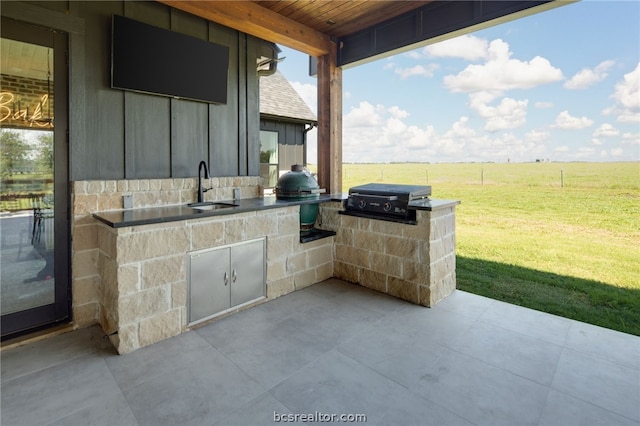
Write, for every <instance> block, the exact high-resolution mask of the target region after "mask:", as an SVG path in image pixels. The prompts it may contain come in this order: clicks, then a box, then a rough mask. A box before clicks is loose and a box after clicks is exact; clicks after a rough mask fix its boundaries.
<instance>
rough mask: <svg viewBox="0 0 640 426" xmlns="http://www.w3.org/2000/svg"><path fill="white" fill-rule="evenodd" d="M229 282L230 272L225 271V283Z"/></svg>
mask: <svg viewBox="0 0 640 426" xmlns="http://www.w3.org/2000/svg"><path fill="white" fill-rule="evenodd" d="M227 284H229V274H227V273H226V272H225V273H224V285H227Z"/></svg>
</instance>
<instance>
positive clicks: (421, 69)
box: [394, 64, 438, 78]
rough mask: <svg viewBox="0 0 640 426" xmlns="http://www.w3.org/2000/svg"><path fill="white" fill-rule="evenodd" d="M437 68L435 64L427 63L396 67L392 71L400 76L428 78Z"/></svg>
mask: <svg viewBox="0 0 640 426" xmlns="http://www.w3.org/2000/svg"><path fill="white" fill-rule="evenodd" d="M437 69H438V65H437V64H429V65H427V66H423V65H416V66H413V67H410V68H396V69H395V70H394V72H395V73H396V74H398V75H399V76H400V77H402V78H409V77H413V76H422V77H426V78H430V77H433V74H434V72H435V71H436V70H437Z"/></svg>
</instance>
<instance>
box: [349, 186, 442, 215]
mask: <svg viewBox="0 0 640 426" xmlns="http://www.w3.org/2000/svg"><path fill="white" fill-rule="evenodd" d="M429 195H431V187H430V186H423V185H399V184H386V183H368V184H366V185H360V186H354V187H352V188H351V189H349V198H347V200H346V201H345V210H344V211H343V212H342V213H343V214H347V215H351V216H360V217H369V218H372V219H380V220H391V221H396V222H409V223H412V222H415V220H416V211H415V210H414V209H410V208H409V203H411V202H412V201H418V200H425V199H428V197H429Z"/></svg>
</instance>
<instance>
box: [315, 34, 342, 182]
mask: <svg viewBox="0 0 640 426" xmlns="http://www.w3.org/2000/svg"><path fill="white" fill-rule="evenodd" d="M337 57H338V55H337V51H336V45H335V43H332V44H331V52H330V53H329V54H328V55H324V56H320V57H319V58H318V184H319V185H320V188H325V189H326V190H327V192H328V193H332V194H335V193H338V192H342V68H339V67H337V66H336V62H337Z"/></svg>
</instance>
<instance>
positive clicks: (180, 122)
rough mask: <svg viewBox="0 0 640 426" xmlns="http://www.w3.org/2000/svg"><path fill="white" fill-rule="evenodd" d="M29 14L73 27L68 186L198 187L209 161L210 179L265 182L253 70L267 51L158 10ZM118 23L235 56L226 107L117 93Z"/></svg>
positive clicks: (116, 6)
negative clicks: (135, 23)
mask: <svg viewBox="0 0 640 426" xmlns="http://www.w3.org/2000/svg"><path fill="white" fill-rule="evenodd" d="M62 5H64V6H66V7H67V8H68V11H67V10H61V7H62ZM25 8H28V9H29V13H28V14H26V13H25V14H24V15H25V16H29V18H28V19H31V18H30V17H31V16H33V14H34V11H35V13H36V16H37V14H38V10H41V11H42V16H47V19H48V18H50V17H51V16H54V17H56V18H57V19H59V20H60V21H61V23H58V24H57V25H56V26H57V27H58V28H61V27H62V28H64V27H65V22H64V20H65V16H67V17H68V18H66V19H69V20H70V21H73V29H74V31H71V32H70V43H69V44H70V46H69V47H70V49H69V69H70V76H69V79H70V87H69V92H70V97H69V99H70V101H69V112H70V114H69V117H70V118H69V156H70V158H69V160H70V161H69V168H70V170H69V172H70V173H69V174H70V180H91V179H136V178H168V177H193V176H196V175H197V166H198V163H199V161H200V160H208V162H209V168H210V172H211V174H212V176H246V175H249V176H255V175H258V174H259V145H260V144H259V126H260V122H259V112H258V111H259V105H258V99H259V96H258V76H257V74H256V66H255V64H256V58H257V57H258V56H259V52H261V51H263V49H264V43H265V42H264V41H262V40H260V39H257V38H254V37H252V36H249V35H246V34H244V33H240V32H238V31H235V30H232V29H230V28H227V27H223V26H221V25H218V24H215V23H211V22H208V21H206V20H204V19H201V18H198V17H195V16H192V15H189V14H186V13H184V12H181V11H178V10H175V9H172V8H170V7H168V6H165V5H162V4H160V3H156V2H153V1H150V2H138V1H124V2H120V1H105V2H96V1H71V2H30V3H29V4H26V3H25ZM15 9H16V7H13V8H12V10H14V11H15ZM13 14H16V13H15V12H13ZM17 14H18V15H20V13H17ZM113 14H119V15H123V16H126V17H129V18H132V19H136V20H139V21H142V22H145V23H148V24H151V25H155V26H158V27H161V28H165V29H171V30H172V31H176V32H180V33H185V34H188V35H191V36H195V37H198V38H201V39H207V40H210V41H214V42H216V43H220V44H223V45H226V46H229V48H230V62H229V74H228V78H229V81H228V98H227V103H226V104H225V105H214V104H206V103H201V102H194V101H186V100H179V99H172V98H167V97H162V96H154V95H147V94H140V93H135V92H125V91H122V90H116V89H111V87H110V79H111V77H110V67H111V52H110V49H111V19H112V18H111V17H112V15H113ZM34 20H35V21H38V19H34ZM40 20H42V19H40ZM45 21H46V19H45ZM78 23H80V24H83V25H78ZM70 26H71V25H70ZM158 72H162V70H158Z"/></svg>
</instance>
